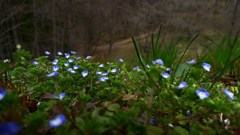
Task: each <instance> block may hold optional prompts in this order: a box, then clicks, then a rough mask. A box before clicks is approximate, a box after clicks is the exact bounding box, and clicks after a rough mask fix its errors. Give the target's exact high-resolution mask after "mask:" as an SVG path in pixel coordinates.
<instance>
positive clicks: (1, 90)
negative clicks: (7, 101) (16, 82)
mask: <svg viewBox="0 0 240 135" xmlns="http://www.w3.org/2000/svg"><path fill="white" fill-rule="evenodd" d="M6 94H7V92H6V91H4V90H3V89H1V88H0V101H1V100H3V98H4V97H5V96H6Z"/></svg>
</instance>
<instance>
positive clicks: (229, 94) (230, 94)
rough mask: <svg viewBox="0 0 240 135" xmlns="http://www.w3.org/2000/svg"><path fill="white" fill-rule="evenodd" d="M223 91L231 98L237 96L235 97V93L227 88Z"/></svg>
mask: <svg viewBox="0 0 240 135" xmlns="http://www.w3.org/2000/svg"><path fill="white" fill-rule="evenodd" d="M223 93H224V94H225V95H226V96H227V97H228V98H229V99H231V100H234V99H235V98H234V97H233V96H234V94H233V93H232V92H230V91H228V90H227V89H224V90H223Z"/></svg>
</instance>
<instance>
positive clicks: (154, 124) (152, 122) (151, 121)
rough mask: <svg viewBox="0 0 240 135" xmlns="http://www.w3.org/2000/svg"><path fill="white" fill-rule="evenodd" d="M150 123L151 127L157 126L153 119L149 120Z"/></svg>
mask: <svg viewBox="0 0 240 135" xmlns="http://www.w3.org/2000/svg"><path fill="white" fill-rule="evenodd" d="M150 123H151V124H152V125H153V126H157V120H156V119H154V118H151V119H150Z"/></svg>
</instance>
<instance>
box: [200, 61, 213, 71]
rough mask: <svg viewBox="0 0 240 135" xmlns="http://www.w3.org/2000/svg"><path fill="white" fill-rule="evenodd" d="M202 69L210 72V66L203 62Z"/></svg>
mask: <svg viewBox="0 0 240 135" xmlns="http://www.w3.org/2000/svg"><path fill="white" fill-rule="evenodd" d="M202 67H203V68H204V69H205V70H206V71H208V72H210V69H211V65H210V64H208V63H206V62H203V63H202Z"/></svg>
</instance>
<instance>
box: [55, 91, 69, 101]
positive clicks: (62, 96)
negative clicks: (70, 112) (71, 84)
mask: <svg viewBox="0 0 240 135" xmlns="http://www.w3.org/2000/svg"><path fill="white" fill-rule="evenodd" d="M65 96H66V93H64V92H61V93H60V94H59V96H56V94H55V93H53V94H52V98H58V99H59V100H62V99H63V98H64V97H65Z"/></svg>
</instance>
